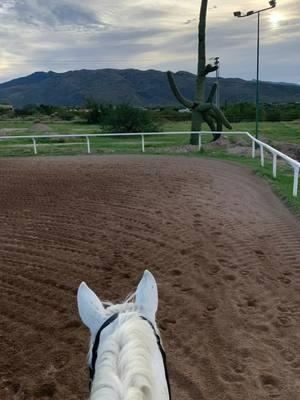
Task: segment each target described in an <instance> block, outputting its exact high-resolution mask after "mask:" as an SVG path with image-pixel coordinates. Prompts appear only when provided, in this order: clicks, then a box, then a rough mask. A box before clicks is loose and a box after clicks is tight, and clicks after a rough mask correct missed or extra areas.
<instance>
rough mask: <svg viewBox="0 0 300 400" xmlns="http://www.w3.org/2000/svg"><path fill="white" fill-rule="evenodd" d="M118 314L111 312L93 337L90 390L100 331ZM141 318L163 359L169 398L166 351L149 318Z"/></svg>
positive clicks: (169, 388) (169, 387)
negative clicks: (153, 336)
mask: <svg viewBox="0 0 300 400" xmlns="http://www.w3.org/2000/svg"><path fill="white" fill-rule="evenodd" d="M118 316H119V314H118V313H116V314H113V315H112V316H111V317H109V318H108V319H107V320H106V321H105V322H104V324H103V325H101V327H100V329H99V330H98V332H97V335H96V338H95V342H94V344H93V348H92V361H91V366H90V384H89V388H90V390H91V386H92V382H93V379H94V376H95V370H96V361H97V357H98V348H99V344H100V335H101V332H102V331H103V330H104V329H105V328H106V327H107V326H108V325H110V324H111V323H113V322H114V321H115V320H116V319H117V318H118ZM141 318H142V319H143V320H144V321H147V322H148V324H149V325H150V326H151V328H152V330H153V333H154V335H155V338H156V343H157V345H158V348H159V351H160V353H161V356H162V359H163V364H164V369H165V377H166V382H167V386H168V392H169V399H170V400H171V386H170V380H169V374H168V368H167V356H166V353H165V351H164V349H163V347H162V344H161V340H160V337H159V335H158V333H157V332H156V330H155V327H154V325H153V324H152V322H151V321H149V319H147V318H145V317H142V316H141Z"/></svg>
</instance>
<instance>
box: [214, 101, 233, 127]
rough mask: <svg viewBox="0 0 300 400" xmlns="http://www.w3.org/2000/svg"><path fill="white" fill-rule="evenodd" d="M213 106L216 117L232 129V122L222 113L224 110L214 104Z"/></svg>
mask: <svg viewBox="0 0 300 400" xmlns="http://www.w3.org/2000/svg"><path fill="white" fill-rule="evenodd" d="M211 108H212V110H213V111H214V113H215V116H216V119H217V120H219V121H220V122H221V123H222V124H223V125H225V126H226V128H228V129H232V126H231V125H230V122H229V121H228V119H227V118H226V117H225V115H224V114H223V113H222V111H221V110H219V109H218V107H216V106H215V105H214V104H212V105H211Z"/></svg>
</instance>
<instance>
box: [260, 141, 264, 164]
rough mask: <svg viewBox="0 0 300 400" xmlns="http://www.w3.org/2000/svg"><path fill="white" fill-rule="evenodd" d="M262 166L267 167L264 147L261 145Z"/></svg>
mask: <svg viewBox="0 0 300 400" xmlns="http://www.w3.org/2000/svg"><path fill="white" fill-rule="evenodd" d="M260 165H261V166H262V167H264V166H265V155H264V146H263V145H262V144H261V145H260Z"/></svg>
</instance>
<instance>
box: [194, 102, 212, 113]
mask: <svg viewBox="0 0 300 400" xmlns="http://www.w3.org/2000/svg"><path fill="white" fill-rule="evenodd" d="M193 109H194V110H196V111H198V112H200V113H204V112H206V111H208V110H210V109H211V104H210V103H202V104H197V105H194V107H193Z"/></svg>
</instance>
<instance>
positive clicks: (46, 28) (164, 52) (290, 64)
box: [0, 0, 300, 84]
mask: <svg viewBox="0 0 300 400" xmlns="http://www.w3.org/2000/svg"><path fill="white" fill-rule="evenodd" d="M277 4H278V5H277V8H276V9H274V10H270V11H266V12H265V13H264V14H263V16H262V19H261V78H262V79H263V80H269V81H277V82H295V83H298V84H300V1H299V0H278V1H277ZM265 6H268V0H247V1H244V0H239V1H238V0H210V1H209V11H208V30H207V57H208V58H209V57H215V56H219V57H220V60H221V75H222V76H224V77H240V78H244V79H254V78H255V74H256V65H255V63H256V59H255V57H256V17H255V16H251V17H247V18H241V19H235V18H234V17H233V14H232V12H233V11H236V9H240V10H241V11H249V10H252V9H257V8H264V7H265ZM199 7H200V0H181V1H178V0H85V1H83V0H47V1H46V0H0V32H1V34H0V54H1V58H0V82H4V81H6V80H9V79H11V78H15V77H19V76H23V75H27V74H30V73H32V72H34V71H49V70H53V71H57V72H63V71H67V70H76V69H82V68H87V69H96V68H121V69H123V68H138V69H143V70H145V69H159V70H168V69H171V70H172V71H179V70H186V71H190V72H195V71H196V65H197V19H198V15H199Z"/></svg>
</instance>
